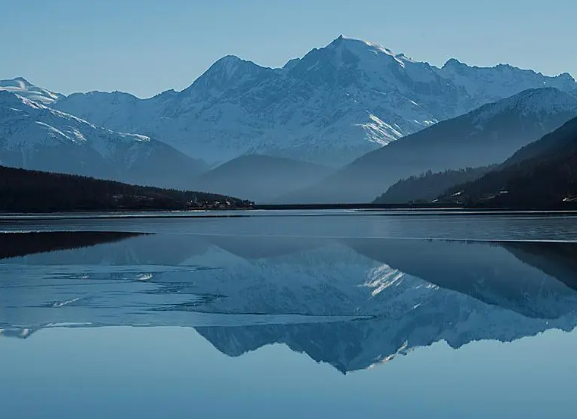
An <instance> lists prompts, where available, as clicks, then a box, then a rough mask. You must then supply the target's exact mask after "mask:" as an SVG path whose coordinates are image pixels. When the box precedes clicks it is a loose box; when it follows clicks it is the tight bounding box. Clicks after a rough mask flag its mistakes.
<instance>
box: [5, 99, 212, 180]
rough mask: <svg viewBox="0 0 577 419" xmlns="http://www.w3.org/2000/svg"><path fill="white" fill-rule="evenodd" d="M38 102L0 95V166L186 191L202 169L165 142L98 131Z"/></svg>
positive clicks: (197, 162)
mask: <svg viewBox="0 0 577 419" xmlns="http://www.w3.org/2000/svg"><path fill="white" fill-rule="evenodd" d="M29 96H30V95H29ZM40 102H41V101H33V100H30V99H26V98H25V97H22V96H20V94H19V93H18V94H14V93H11V92H8V91H0V164H2V165H4V166H10V167H17V168H24V169H33V170H42V171H48V172H58V173H70V174H79V175H86V176H93V177H98V178H102V179H113V180H120V181H123V182H128V183H138V184H142V185H154V186H163V187H167V186H168V187H174V188H186V187H187V186H189V185H190V181H191V179H192V178H193V177H194V176H196V175H198V174H199V173H201V172H202V171H204V170H206V169H207V166H206V164H205V163H204V162H202V161H200V160H195V159H192V158H190V157H188V156H186V155H185V154H183V153H181V152H179V151H177V150H176V149H174V148H172V147H171V146H169V145H167V144H165V143H162V142H160V141H156V140H152V139H150V138H149V137H146V136H143V135H137V134H125V133H121V132H115V131H111V130H109V129H105V128H100V127H97V126H95V125H93V124H91V123H89V122H87V121H84V120H82V119H79V118H77V117H75V116H72V115H69V114H66V113H64V112H61V111H57V110H55V109H52V108H50V107H47V106H45V105H43V104H41V103H40Z"/></svg>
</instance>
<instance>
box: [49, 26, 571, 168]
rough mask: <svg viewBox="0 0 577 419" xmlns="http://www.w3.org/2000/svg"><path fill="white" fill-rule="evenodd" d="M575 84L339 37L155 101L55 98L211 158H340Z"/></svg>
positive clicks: (242, 65)
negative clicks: (518, 97) (522, 96)
mask: <svg viewBox="0 0 577 419" xmlns="http://www.w3.org/2000/svg"><path fill="white" fill-rule="evenodd" d="M541 87H555V88H557V89H559V90H562V91H566V92H572V91H575V89H576V88H577V84H576V83H575V81H574V80H573V78H572V77H571V76H569V75H568V74H563V75H561V76H558V77H547V76H544V75H542V74H540V73H536V72H534V71H531V70H520V69H518V68H515V67H511V66H504V65H499V66H496V67H493V68H478V67H469V66H467V65H465V64H462V63H460V62H458V61H456V60H450V61H449V62H447V64H445V66H443V68H440V69H439V68H436V67H434V66H431V65H429V64H428V63H424V62H418V61H414V60H411V59H409V58H407V57H406V56H405V55H403V54H396V53H394V52H392V51H390V50H389V49H386V48H383V47H381V46H379V45H376V44H373V43H369V42H365V41H360V40H354V39H347V38H343V37H339V38H337V39H336V40H334V41H333V42H332V43H331V44H329V45H328V46H326V47H324V48H320V49H313V50H312V51H310V52H309V53H308V54H306V55H305V56H304V57H302V58H300V59H294V60H291V61H289V62H288V63H287V64H286V65H285V66H284V67H283V68H277V69H271V68H265V67H261V66H258V65H256V64H254V63H252V62H250V61H245V60H242V59H240V58H237V57H234V56H227V57H224V58H222V59H220V60H219V61H217V62H216V63H215V64H214V65H213V66H212V67H211V68H209V69H208V70H207V71H206V73H204V74H203V75H202V76H201V77H199V78H198V79H197V80H196V81H195V82H194V83H193V84H192V85H191V86H190V87H189V88H187V89H185V90H184V91H182V92H175V91H168V92H164V93H162V94H159V95H157V96H155V97H153V98H150V99H144V100H142V99H138V98H136V97H134V96H132V95H129V94H126V93H120V92H114V93H99V92H92V93H87V94H73V95H70V96H69V97H67V98H62V99H59V100H58V101H57V102H56V103H55V104H54V106H56V107H57V108H58V109H61V110H63V111H65V112H68V113H71V114H74V115H77V116H79V117H81V118H83V119H86V120H89V121H91V122H92V123H95V124H98V125H103V126H106V127H108V128H111V129H115V130H119V131H123V132H138V133H141V134H144V135H148V136H151V137H152V138H156V139H159V140H162V141H165V142H167V143H169V144H171V145H173V146H174V147H176V148H178V149H180V150H182V151H183V152H185V153H187V154H189V155H193V156H195V157H201V158H204V159H205V160H207V161H210V162H211V163H217V162H223V161H227V160H230V159H232V158H235V157H237V156H239V155H242V154H244V153H248V152H258V153H261V154H271V155H280V156H284V157H290V158H297V159H300V160H307V161H312V162H317V163H324V164H329V165H333V166H335V165H341V164H344V163H347V162H350V161H352V160H353V159H355V158H357V157H359V156H360V155H362V154H364V153H366V152H368V151H371V150H374V149H376V148H379V147H381V146H383V145H386V144H388V143H389V142H391V141H394V140H396V139H398V138H400V137H402V136H405V135H407V134H411V133H414V132H416V131H419V130H421V129H423V128H425V127H428V126H430V125H432V124H434V123H436V122H438V121H441V120H445V119H449V118H452V117H455V116H458V115H460V114H463V113H465V112H468V111H470V110H472V109H474V108H477V107H479V106H481V105H483V104H486V103H488V102H492V101H497V100H499V99H503V98H506V97H509V96H511V95H514V94H517V93H519V92H521V91H523V90H526V89H529V88H541Z"/></svg>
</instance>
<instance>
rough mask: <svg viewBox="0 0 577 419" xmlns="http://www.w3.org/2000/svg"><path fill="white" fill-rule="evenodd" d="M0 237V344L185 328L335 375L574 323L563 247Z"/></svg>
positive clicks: (233, 350) (576, 288)
mask: <svg viewBox="0 0 577 419" xmlns="http://www.w3.org/2000/svg"><path fill="white" fill-rule="evenodd" d="M11 236H12V237H8V235H0V258H1V259H3V260H2V261H1V262H0V312H1V313H2V317H1V320H0V329H2V330H1V331H0V333H1V334H2V335H3V336H9V337H18V338H30V337H31V338H33V336H34V332H35V331H37V330H39V329H42V328H46V327H53V326H55V325H59V326H67V327H75V326H82V327H97V326H121V325H124V326H141V327H150V326H185V327H194V328H195V329H196V330H197V332H198V333H200V334H201V335H202V336H203V337H204V338H205V339H207V340H208V341H209V342H210V343H211V344H212V345H213V346H214V347H215V348H217V349H218V350H219V351H221V352H222V353H224V354H226V355H229V356H234V357H236V356H240V355H243V354H245V353H247V352H249V351H253V350H256V349H258V348H260V347H262V346H264V345H269V344H273V343H282V344H285V345H287V346H288V347H290V348H291V349H292V350H294V351H298V352H304V353H306V354H308V356H310V357H311V358H312V359H314V360H315V361H317V362H325V363H329V364H331V365H333V366H334V367H335V368H337V369H338V370H339V371H341V372H343V373H346V372H349V371H354V370H361V369H366V368H368V367H371V366H373V365H375V364H379V363H382V362H386V361H388V360H390V359H392V358H394V357H395V356H396V355H398V354H406V353H408V352H409V351H411V350H412V349H413V348H417V347H426V346H430V345H432V344H433V343H435V342H438V341H441V340H444V341H446V342H447V343H448V344H449V345H450V346H451V347H452V348H455V349H457V348H460V347H461V346H463V345H466V344H468V343H470V342H473V341H478V340H486V339H490V340H498V341H503V342H509V341H513V340H516V339H520V338H522V337H525V336H532V335H536V334H538V333H540V332H543V331H545V330H548V329H553V328H555V329H560V330H564V331H571V330H573V329H574V328H575V326H576V325H577V315H576V310H575V309H576V307H577V279H576V278H577V275H576V274H577V244H573V243H557V242H556V243H552V242H542V243H540V242H467V241H443V240H420V239H323V238H320V239H319V238H287V237H256V236H255V237H242V236H197V235H189V234H156V235H133V234H129V233H90V232H87V233H65V234H63V233H43V235H42V236H33V235H26V234H21V235H11ZM14 236H19V237H18V238H17V240H16V241H15V240H14ZM7 243H13V244H14V243H17V246H16V245H14V246H12V245H11V244H7Z"/></svg>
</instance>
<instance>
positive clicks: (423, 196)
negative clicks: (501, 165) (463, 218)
mask: <svg viewBox="0 0 577 419" xmlns="http://www.w3.org/2000/svg"><path fill="white" fill-rule="evenodd" d="M492 168H493V166H484V167H476V168H471V167H468V168H466V169H460V170H445V171H444V172H438V173H433V172H432V171H431V170H429V171H427V172H426V173H423V174H421V175H420V176H411V177H409V178H407V179H402V180H400V181H398V182H397V183H395V184H394V185H393V186H391V187H390V188H389V189H388V190H387V191H386V192H385V193H384V194H382V195H381V196H380V197H378V198H377V199H376V201H375V203H377V204H405V203H427V202H431V201H433V200H435V199H436V198H437V197H438V196H439V195H441V194H442V193H443V192H445V191H446V190H447V189H449V188H451V187H453V186H455V185H459V184H462V183H466V182H470V181H472V180H476V179H478V178H480V177H481V176H483V175H484V174H486V173H487V172H489V171H490V170H491V169H492Z"/></svg>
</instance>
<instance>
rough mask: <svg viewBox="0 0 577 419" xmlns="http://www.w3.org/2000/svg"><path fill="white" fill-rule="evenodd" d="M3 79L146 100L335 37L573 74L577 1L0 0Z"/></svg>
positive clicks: (418, 54) (415, 53) (275, 62)
mask: <svg viewBox="0 0 577 419" xmlns="http://www.w3.org/2000/svg"><path fill="white" fill-rule="evenodd" d="M0 2H1V4H0V12H1V13H2V17H1V18H0V22H1V23H0V39H1V43H0V78H12V77H16V76H23V77H25V78H27V79H28V80H30V81H31V82H32V83H35V84H37V85H39V86H42V87H46V88H48V89H51V90H55V91H59V92H62V93H70V92H74V91H89V90H105V91H110V90H122V91H128V92H131V93H134V94H136V95H138V96H141V97H146V96H150V95H154V94H156V93H159V92H161V91H164V90H167V89H172V88H174V89H176V90H181V89H183V88H185V87H186V86H188V85H190V84H191V83H192V82H193V81H194V79H195V78H196V77H198V76H199V75H200V74H202V72H203V71H205V70H206V69H207V68H208V67H209V66H210V65H211V64H212V63H213V62H214V61H216V60H217V59H218V58H220V57H222V56H224V55H227V54H234V55H238V56H240V57H242V58H245V59H250V60H252V61H255V62H257V63H258V64H261V65H266V66H281V65H283V64H284V62H286V61H287V60H288V59H290V58H293V57H296V56H302V55H304V54H305V53H306V52H308V51H309V50H310V49H312V48H314V47H322V46H324V45H326V44H328V43H329V42H330V41H331V40H332V39H334V38H336V37H337V36H338V35H340V34H343V35H345V36H348V37H352V38H361V39H366V40H370V41H373V42H377V43H380V44H382V45H384V46H386V47H388V48H390V49H392V50H394V51H396V52H403V53H405V54H406V55H408V56H410V57H412V58H414V59H417V60H422V61H429V62H430V63H432V64H435V65H441V64H443V63H444V62H445V61H446V60H447V59H448V58H451V57H456V58H458V59H460V60H461V61H464V62H467V63H469V64H475V65H494V64H498V63H511V64H513V65H516V66H519V67H524V68H533V69H535V70H538V71H541V72H543V73H545V74H558V73H561V72H565V71H567V72H569V73H571V74H573V75H576V74H577V55H576V54H575V47H574V45H575V39H577V25H576V24H575V16H577V2H575V1H574V0H549V1H543V0H539V1H537V0H483V1H479V0H437V1H434V0H402V1H399V0H394V1H391V0H354V1H353V0H347V1H343V0H283V1H277V0H18V1H8V0H0Z"/></svg>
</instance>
